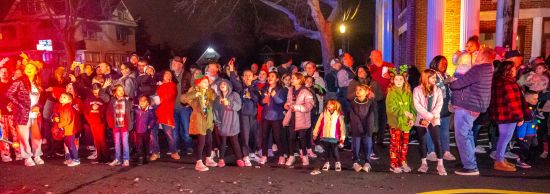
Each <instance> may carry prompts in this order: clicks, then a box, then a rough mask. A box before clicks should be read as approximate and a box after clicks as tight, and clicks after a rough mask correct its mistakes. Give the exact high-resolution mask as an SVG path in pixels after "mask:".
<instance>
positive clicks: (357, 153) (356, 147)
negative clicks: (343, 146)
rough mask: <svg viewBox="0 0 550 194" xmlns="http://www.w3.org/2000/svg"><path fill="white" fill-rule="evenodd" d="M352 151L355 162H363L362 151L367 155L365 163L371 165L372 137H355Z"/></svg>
mask: <svg viewBox="0 0 550 194" xmlns="http://www.w3.org/2000/svg"><path fill="white" fill-rule="evenodd" d="M351 146H352V147H351V149H352V150H353V160H354V162H356V163H359V162H360V161H361V149H363V152H364V153H363V154H364V155H365V163H370V155H371V154H372V137H371V136H368V135H365V136H363V137H353V139H352V145H351Z"/></svg>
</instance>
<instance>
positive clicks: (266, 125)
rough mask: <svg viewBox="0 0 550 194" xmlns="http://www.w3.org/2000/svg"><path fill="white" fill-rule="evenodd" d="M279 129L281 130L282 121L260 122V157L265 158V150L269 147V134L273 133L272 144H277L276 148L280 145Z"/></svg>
mask: <svg viewBox="0 0 550 194" xmlns="http://www.w3.org/2000/svg"><path fill="white" fill-rule="evenodd" d="M281 129H282V121H281V120H276V121H270V120H265V119H264V120H262V136H263V138H262V155H263V156H267V149H268V147H269V138H270V137H271V136H270V135H271V133H273V140H274V143H275V144H277V146H280V145H281V143H280V142H281V134H280V133H281Z"/></svg>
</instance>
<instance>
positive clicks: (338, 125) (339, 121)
mask: <svg viewBox="0 0 550 194" xmlns="http://www.w3.org/2000/svg"><path fill="white" fill-rule="evenodd" d="M317 137H319V138H320V139H319V140H320V144H321V146H323V149H324V150H325V154H324V155H323V156H324V157H323V159H324V160H325V164H324V165H323V168H322V170H323V171H328V170H329V169H330V159H334V170H335V171H337V172H339V171H342V164H341V163H340V154H339V153H338V148H341V147H343V146H344V140H345V139H346V127H345V123H344V115H343V113H342V109H341V108H340V103H339V102H338V101H336V100H328V101H327V105H326V106H325V110H324V111H323V114H321V116H320V117H319V119H318V120H317V123H316V124H315V128H314V129H313V139H314V140H316V139H317ZM320 173H321V171H318V170H315V171H313V172H311V174H312V175H316V174H320Z"/></svg>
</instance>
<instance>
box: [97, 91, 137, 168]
mask: <svg viewBox="0 0 550 194" xmlns="http://www.w3.org/2000/svg"><path fill="white" fill-rule="evenodd" d="M101 98H102V99H103V100H104V101H106V102H109V103H108V104H107V124H108V125H109V128H111V129H112V130H113V139H114V143H115V160H113V161H112V162H111V163H109V165H110V166H117V165H120V164H122V166H125V167H126V166H130V145H129V144H128V132H129V131H131V130H133V128H134V115H133V114H132V113H133V112H132V109H131V107H132V106H131V105H132V102H131V101H130V100H128V98H127V97H126V95H125V93H124V86H122V85H115V86H114V88H113V96H112V97H111V96H108V95H107V94H105V93H101ZM121 147H122V148H121ZM121 149H122V153H121Z"/></svg>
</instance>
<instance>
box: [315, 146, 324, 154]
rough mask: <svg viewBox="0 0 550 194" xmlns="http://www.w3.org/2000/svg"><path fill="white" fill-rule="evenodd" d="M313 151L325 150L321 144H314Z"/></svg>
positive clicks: (320, 151) (321, 151)
mask: <svg viewBox="0 0 550 194" xmlns="http://www.w3.org/2000/svg"><path fill="white" fill-rule="evenodd" d="M315 152H317V153H323V152H325V149H323V146H321V145H316V146H315Z"/></svg>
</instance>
